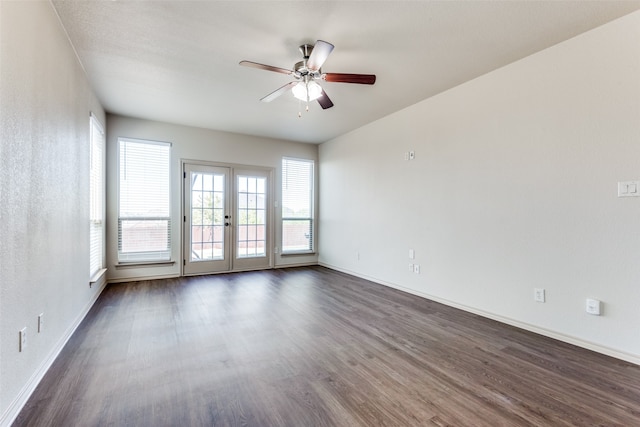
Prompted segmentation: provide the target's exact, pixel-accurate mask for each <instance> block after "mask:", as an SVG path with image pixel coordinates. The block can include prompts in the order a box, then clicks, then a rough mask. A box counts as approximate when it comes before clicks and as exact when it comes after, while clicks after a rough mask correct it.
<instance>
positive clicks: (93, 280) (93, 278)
mask: <svg viewBox="0 0 640 427" xmlns="http://www.w3.org/2000/svg"><path fill="white" fill-rule="evenodd" d="M106 272H107V269H106V268H102V269H100V270H98V271H97V272H96V274H94V275H93V276H91V278H90V279H89V285H95V284H96V283H98V282H99V281H100V279H102V276H104V274H105V273H106Z"/></svg>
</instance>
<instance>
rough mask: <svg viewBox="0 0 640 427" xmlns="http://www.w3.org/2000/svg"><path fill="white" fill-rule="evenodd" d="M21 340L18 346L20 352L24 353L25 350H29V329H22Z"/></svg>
mask: <svg viewBox="0 0 640 427" xmlns="http://www.w3.org/2000/svg"><path fill="white" fill-rule="evenodd" d="M18 336H19V338H20V344H19V346H18V351H20V352H23V351H24V349H25V348H27V327H26V326H25V327H24V328H22V329H20V332H19V334H18Z"/></svg>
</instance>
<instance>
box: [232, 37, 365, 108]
mask: <svg viewBox="0 0 640 427" xmlns="http://www.w3.org/2000/svg"><path fill="white" fill-rule="evenodd" d="M333 48H334V46H333V45H332V44H331V43H328V42H325V41H323V40H318V41H317V42H316V44H315V45H310V44H303V45H302V46H300V52H301V53H302V57H303V59H302V61H300V62H297V63H296V64H295V65H294V66H293V70H287V69H286V68H280V67H273V66H271V65H264V64H259V63H257V62H251V61H240V65H242V66H245V67H253V68H258V69H260V70H267V71H274V72H276V73H282V74H287V75H290V76H292V77H293V78H295V80H294V81H292V82H289V83H287V84H286V85H284V86H282V87H280V88H278V89H276V90H275V91H273V92H271V93H270V94H269V95H267V96H265V97H264V98H262V99H260V101H262V102H271V101H273V100H274V99H276V98H277V97H279V96H280V95H282V94H283V93H285V92H286V91H287V90H289V89H291V91H292V92H293V95H294V96H295V97H296V98H298V99H299V100H301V101H304V102H310V101H314V100H317V101H318V103H319V104H320V106H321V107H322V109H327V108H331V107H333V102H331V99H329V97H328V96H327V94H326V93H325V91H324V89H322V87H321V86H320V85H319V84H318V83H317V81H318V80H324V81H327V82H337V83H358V84H364V85H372V84H374V83H375V82H376V76H375V74H345V73H323V72H322V69H321V67H322V64H324V62H325V61H326V60H327V58H328V57H329V54H330V53H331V51H332V50H333Z"/></svg>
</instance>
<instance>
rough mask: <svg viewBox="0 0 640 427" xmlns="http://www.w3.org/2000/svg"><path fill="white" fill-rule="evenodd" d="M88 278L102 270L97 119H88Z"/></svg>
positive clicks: (101, 145)
mask: <svg viewBox="0 0 640 427" xmlns="http://www.w3.org/2000/svg"><path fill="white" fill-rule="evenodd" d="M89 139H90V144H89V278H90V279H89V280H91V281H95V280H97V277H96V276H98V274H99V273H100V272H101V271H102V269H103V266H104V263H103V259H104V256H103V253H104V249H103V248H104V197H105V195H104V187H105V186H104V144H105V143H104V131H103V130H102V125H101V124H100V122H98V119H96V117H95V116H94V115H93V114H91V116H90V119H89Z"/></svg>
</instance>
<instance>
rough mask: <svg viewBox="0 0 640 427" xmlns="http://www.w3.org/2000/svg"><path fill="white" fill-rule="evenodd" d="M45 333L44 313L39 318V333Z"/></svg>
mask: <svg viewBox="0 0 640 427" xmlns="http://www.w3.org/2000/svg"><path fill="white" fill-rule="evenodd" d="M42 331H44V313H40V315H39V316H38V333H41V332H42Z"/></svg>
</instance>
